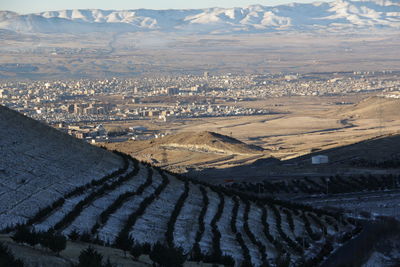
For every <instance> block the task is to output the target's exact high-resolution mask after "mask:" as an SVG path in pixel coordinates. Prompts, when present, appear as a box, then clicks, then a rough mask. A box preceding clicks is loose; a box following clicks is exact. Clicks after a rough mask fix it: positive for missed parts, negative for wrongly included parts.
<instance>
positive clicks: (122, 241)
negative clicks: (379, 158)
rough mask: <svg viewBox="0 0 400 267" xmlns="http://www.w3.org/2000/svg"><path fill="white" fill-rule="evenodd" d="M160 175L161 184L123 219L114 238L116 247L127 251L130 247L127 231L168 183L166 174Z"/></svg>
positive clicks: (161, 173)
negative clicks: (122, 224) (122, 223)
mask: <svg viewBox="0 0 400 267" xmlns="http://www.w3.org/2000/svg"><path fill="white" fill-rule="evenodd" d="M160 175H161V177H162V182H161V184H160V185H159V186H158V187H157V188H156V190H155V191H154V192H153V194H151V195H149V196H147V197H146V198H145V199H143V201H142V202H141V203H140V205H139V207H138V209H137V210H136V211H134V212H133V213H131V214H130V215H129V217H128V219H127V220H126V221H125V223H124V226H123V227H122V229H121V230H120V232H119V233H118V236H117V238H116V240H115V246H116V247H117V248H120V249H122V250H124V251H129V249H130V248H131V246H132V244H131V242H130V238H129V232H130V230H131V229H132V227H133V226H134V225H135V223H136V221H137V220H138V219H139V218H140V216H142V215H143V214H144V213H145V211H146V209H147V207H148V206H149V205H150V204H151V203H153V201H154V200H155V199H156V198H157V197H158V196H159V195H160V194H161V192H162V191H163V190H164V189H165V188H166V187H167V185H168V184H169V179H168V176H167V175H165V173H163V172H160Z"/></svg>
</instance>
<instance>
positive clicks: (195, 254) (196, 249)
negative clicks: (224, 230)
mask: <svg viewBox="0 0 400 267" xmlns="http://www.w3.org/2000/svg"><path fill="white" fill-rule="evenodd" d="M200 192H201V194H202V196H203V206H202V208H201V211H200V214H199V217H198V224H199V229H198V230H197V233H196V237H195V241H194V244H193V248H192V252H191V254H192V255H191V258H192V259H193V260H194V261H200V260H201V259H202V258H203V255H202V253H201V249H200V245H199V242H200V240H201V238H202V237H203V233H204V231H205V229H206V228H205V226H204V217H205V216H206V212H207V208H208V204H209V202H210V201H209V199H208V196H207V190H206V189H205V188H204V187H202V186H200Z"/></svg>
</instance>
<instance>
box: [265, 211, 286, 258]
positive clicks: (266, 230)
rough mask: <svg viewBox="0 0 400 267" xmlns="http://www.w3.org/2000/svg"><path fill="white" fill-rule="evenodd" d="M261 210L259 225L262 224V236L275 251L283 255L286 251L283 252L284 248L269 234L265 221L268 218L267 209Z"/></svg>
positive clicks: (266, 221)
mask: <svg viewBox="0 0 400 267" xmlns="http://www.w3.org/2000/svg"><path fill="white" fill-rule="evenodd" d="M261 210H262V214H261V223H262V227H263V232H264V235H265V236H266V238H267V240H268V241H269V242H270V243H271V244H273V245H274V247H275V248H276V250H277V251H278V253H279V254H283V253H285V252H286V251H285V248H284V247H283V246H282V244H281V243H280V242H279V241H277V240H276V239H275V238H274V237H273V236H272V235H271V232H270V230H269V224H268V220H267V217H268V213H267V208H266V207H261Z"/></svg>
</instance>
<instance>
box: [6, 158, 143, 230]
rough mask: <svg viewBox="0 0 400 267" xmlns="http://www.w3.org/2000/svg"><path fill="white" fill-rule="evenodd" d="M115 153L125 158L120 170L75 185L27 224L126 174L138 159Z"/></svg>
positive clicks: (42, 218) (40, 219) (37, 220)
mask: <svg viewBox="0 0 400 267" xmlns="http://www.w3.org/2000/svg"><path fill="white" fill-rule="evenodd" d="M113 152H114V153H115V154H117V155H118V156H120V157H121V158H122V160H123V166H122V167H121V168H119V169H118V170H116V171H114V172H112V173H110V174H107V175H105V176H104V177H102V178H100V179H93V180H92V181H91V182H89V183H87V184H85V185H81V186H78V187H75V188H74V189H73V190H72V191H70V192H68V193H66V194H65V195H64V196H62V197H60V198H59V199H58V200H56V201H54V202H53V203H52V204H51V205H49V206H47V207H44V208H42V209H40V210H39V211H38V212H37V213H36V214H35V215H34V216H32V217H31V218H29V219H28V221H27V222H26V223H25V225H34V224H38V223H40V222H42V221H44V220H45V219H46V218H47V217H49V216H50V215H51V214H52V213H53V212H55V211H56V210H57V209H59V208H60V207H62V206H63V205H64V203H65V200H66V199H70V198H73V197H76V196H79V195H81V194H83V193H84V192H85V191H87V190H90V189H92V188H93V187H97V186H101V185H103V184H105V183H106V182H108V181H110V180H112V179H114V178H116V177H118V176H120V175H122V174H124V173H125V172H126V171H127V170H128V168H129V161H130V160H132V161H134V162H136V159H133V158H131V157H130V156H127V155H125V154H123V153H120V152H117V151H113ZM14 228H15V227H9V228H8V229H5V230H4V232H11V231H13V230H14Z"/></svg>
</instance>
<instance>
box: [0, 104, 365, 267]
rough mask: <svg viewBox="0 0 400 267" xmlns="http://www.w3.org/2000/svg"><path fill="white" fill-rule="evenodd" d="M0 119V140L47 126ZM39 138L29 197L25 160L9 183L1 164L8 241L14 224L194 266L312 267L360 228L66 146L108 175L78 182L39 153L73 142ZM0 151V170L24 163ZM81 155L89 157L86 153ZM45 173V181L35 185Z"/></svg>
mask: <svg viewBox="0 0 400 267" xmlns="http://www.w3.org/2000/svg"><path fill="white" fill-rule="evenodd" d="M0 111H2V113H0V114H1V116H2V120H0V123H1V125H0V126H1V127H0V129H2V131H3V129H5V128H3V126H4V125H3V123H4V122H6V123H7V131H9V135H7V136H8V141H7V142H11V143H12V142H15V141H13V140H12V139H13V138H14V137H15V136H17V135H16V134H13V131H17V130H20V129H19V127H20V125H23V124H26V123H29V124H31V125H32V126H33V127H37V128H40V129H42V131H43V129H45V130H46V129H47V128H48V127H47V126H45V125H41V124H39V125H37V124H38V123H37V122H33V121H31V120H30V119H28V118H25V117H23V116H20V115H17V114H15V113H14V112H10V111H8V110H5V111H4V110H0ZM3 118H4V120H3ZM15 122H17V123H15ZM21 122H23V123H21ZM48 131H49V132H50V134H46V132H44V133H45V134H44V136H43V138H42V140H43V141H41V142H40V143H36V145H37V146H38V145H40V155H41V158H40V159H41V160H40V164H41V165H40V170H41V171H42V172H44V173H45V176H43V177H45V178H42V177H41V176H37V175H32V176H31V177H30V178H29V179H28V180H26V181H25V182H24V183H22V184H23V185H24V186H28V185H29V186H30V187H29V188H31V190H30V191H29V190H28V189H27V188H28V187H26V188H25V187H24V190H22V189H20V187H19V186H18V185H19V184H20V183H21V179H22V177H25V176H24V174H25V173H28V171H27V170H26V171H22V170H21V169H22V168H24V169H26V168H29V167H31V168H33V169H34V168H35V166H32V165H30V161H29V160H24V161H23V162H21V164H19V165H18V166H17V167H15V168H17V169H19V170H20V171H19V172H18V173H16V174H15V175H12V176H11V175H8V174H9V173H11V171H12V170H13V169H15V168H14V166H12V165H11V164H7V165H2V166H1V168H2V176H1V179H0V189H1V190H2V191H1V192H2V195H1V196H0V197H2V198H1V202H0V203H1V214H0V216H1V217H0V219H1V220H0V231H2V232H3V233H9V234H12V233H13V232H15V231H16V228H17V227H18V226H21V225H24V226H26V227H27V228H29V229H30V230H31V231H36V232H38V231H47V232H51V233H55V234H60V235H64V236H67V237H68V238H70V239H73V240H75V239H78V240H79V239H80V240H82V241H86V242H91V243H95V244H100V245H104V246H111V247H115V248H119V249H122V250H125V251H128V250H131V249H132V248H133V247H137V246H147V247H148V248H150V250H151V249H152V248H154V247H155V245H156V244H162V245H163V246H165V247H169V248H180V249H181V251H182V253H183V254H184V256H185V258H186V260H191V261H197V262H199V261H203V262H212V263H221V264H224V265H235V266H276V265H279V264H280V263H281V262H282V261H285V260H286V261H289V262H290V263H291V265H294V266H301V265H304V266H315V265H317V264H319V263H321V262H322V261H323V259H325V257H326V256H328V255H329V254H330V253H331V252H332V251H333V250H334V249H336V248H338V247H340V246H342V245H343V244H344V243H345V242H346V241H347V240H349V239H350V238H352V237H353V236H355V235H357V234H358V233H359V232H360V230H361V227H360V226H359V223H358V222H357V221H355V220H353V219H348V218H346V217H344V216H342V215H341V214H338V213H330V212H327V211H323V210H318V209H313V208H311V207H309V206H303V205H296V204H293V203H288V202H282V201H278V200H274V199H267V198H264V199H257V198H254V197H249V196H247V195H245V194H240V193H233V191H231V190H228V189H226V188H222V187H218V186H212V185H209V184H206V183H203V182H199V181H196V180H192V179H189V178H186V177H184V176H180V175H177V174H174V173H171V172H168V171H165V170H162V169H160V168H157V167H154V166H151V165H148V164H146V163H142V162H139V161H138V160H136V159H134V158H131V157H130V156H128V155H125V154H122V153H111V152H107V151H105V150H103V149H100V148H93V147H91V146H89V145H87V144H84V143H79V142H78V143H77V145H76V146H74V145H70V146H69V149H68V150H66V151H64V152H63V153H65V155H64V156H63V157H61V156H59V160H64V161H65V159H66V158H67V159H68V157H73V155H75V157H77V158H79V160H80V161H82V162H81V163H80V164H81V166H83V168H94V167H92V166H90V164H89V163H88V162H86V160H85V159H83V158H81V157H82V156H81V154H82V153H83V154H84V153H86V154H85V155H87V157H88V161H89V160H90V157H89V156H90V155H91V157H92V156H94V155H103V158H107V159H109V160H108V161H106V162H109V167H108V174H107V173H104V170H103V169H102V170H103V173H102V172H101V171H98V172H97V174H98V175H93V174H95V172H94V171H91V170H90V171H88V173H91V174H92V175H91V176H88V175H85V172H83V170H82V169H80V168H79V165H74V168H76V169H75V170H71V172H73V173H79V174H81V175H82V176H78V177H76V176H74V177H72V178H71V179H67V177H68V175H65V173H64V174H60V173H61V172H62V171H63V168H64V166H65V165H66V164H68V161H67V162H64V163H63V164H59V163H57V162H56V163H53V158H52V155H53V154H51V153H50V152H49V151H50V150H49V149H50V148H53V147H57V145H56V144H57V143H54V141H53V140H54V138H55V139H56V140H59V142H67V143H68V144H74V143H75V142H77V141H75V140H74V139H73V140H71V139H72V137H69V136H67V135H63V134H62V133H59V132H57V131H55V130H54V131H53V130H48ZM26 134H27V135H29V131H28V132H26ZM53 136H55V137H53ZM26 138H29V136H27V137H26ZM57 138H58V139H57ZM63 140H66V141H63ZM2 145H4V142H2ZM3 147H4V148H6V149H3V150H2V156H3V158H4V159H5V162H11V161H12V160H15V161H16V162H17V161H18V157H17V158H16V155H20V157H19V158H23V157H25V154H24V152H23V151H22V150H21V148H20V147H19V145H18V143H17V144H15V145H14V146H3ZM91 149H93V153H89V152H87V151H88V150H91ZM33 151H34V153H38V152H37V151H38V150H33ZM78 152H79V153H81V154H79V153H78ZM74 153H78V154H74ZM71 161H73V159H71ZM57 164H58V165H57ZM95 166H97V165H95ZM104 166H107V165H103V168H105V167H104ZM53 174H54V177H55V178H54V179H55V180H54V183H50V184H49V186H48V187H46V186H44V184H46V182H48V181H49V180H48V177H52V175H53ZM60 177H62V178H60ZM24 179H25V178H24ZM26 184H27V185H26ZM10 188H16V189H15V190H16V191H14V195H15V197H11V196H9V194H8V191H9V189H10ZM15 192H18V193H21V195H20V194H15ZM26 192H32V193H29V194H26ZM4 196H7V197H4ZM25 206H26V208H21V207H25ZM34 207H36V208H34ZM144 253H146V252H144Z"/></svg>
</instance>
